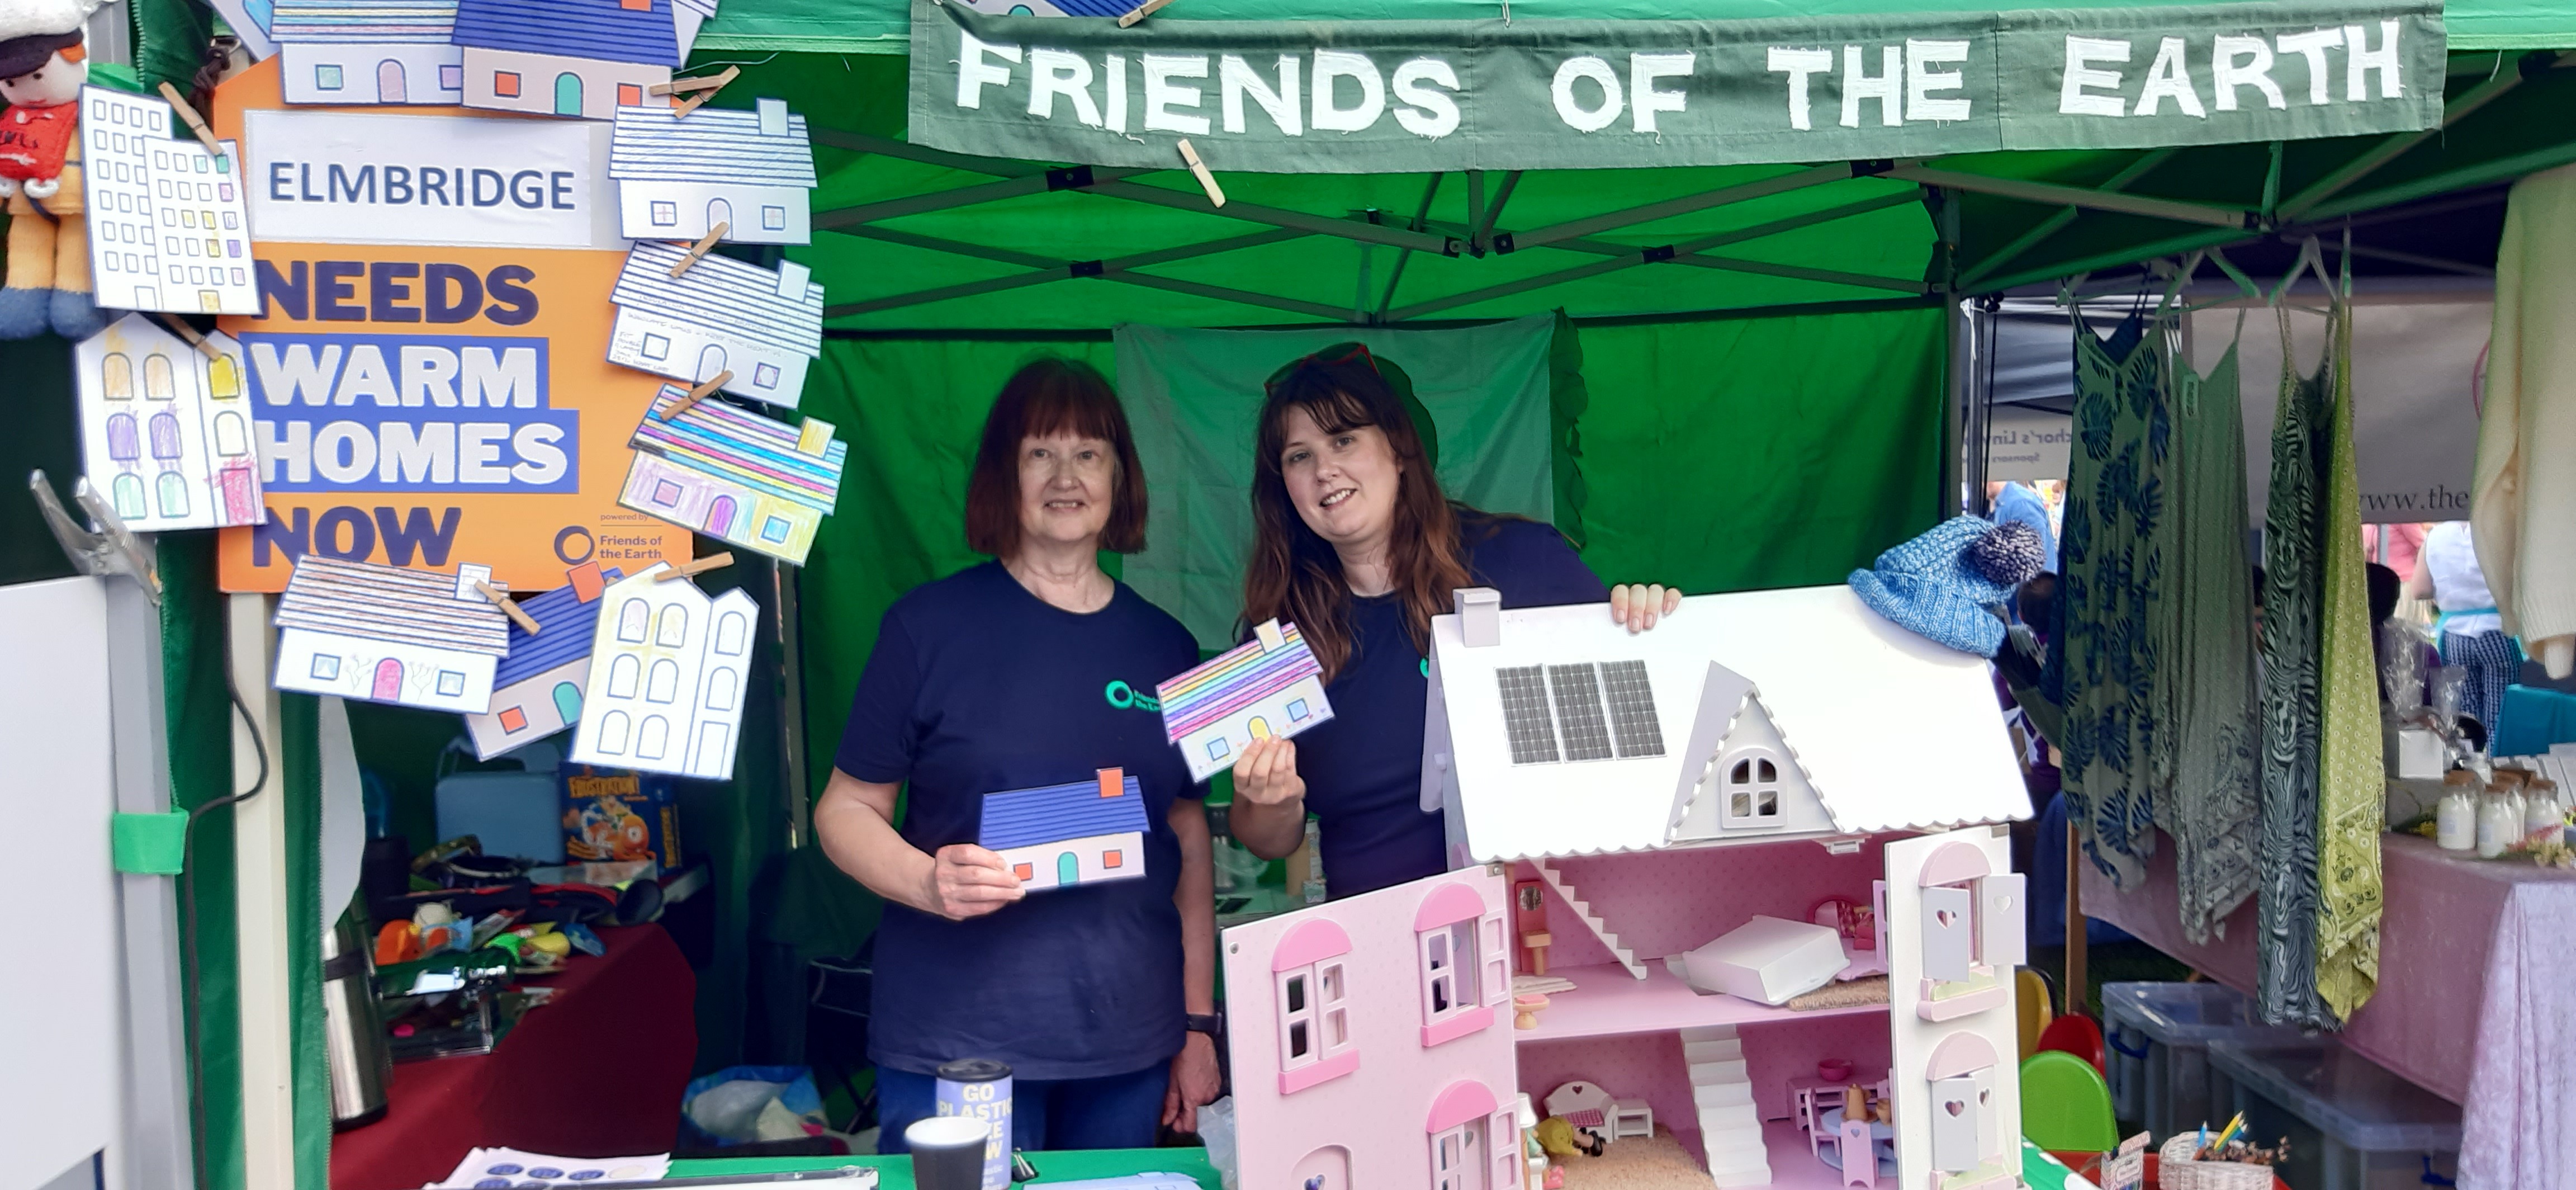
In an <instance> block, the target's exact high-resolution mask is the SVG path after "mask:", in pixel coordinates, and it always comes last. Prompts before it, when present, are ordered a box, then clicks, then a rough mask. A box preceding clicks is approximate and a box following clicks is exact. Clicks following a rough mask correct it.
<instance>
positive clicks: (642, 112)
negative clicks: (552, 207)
mask: <svg viewBox="0 0 2576 1190" xmlns="http://www.w3.org/2000/svg"><path fill="white" fill-rule="evenodd" d="M608 176H609V177H611V178H614V179H616V181H617V213H618V234H620V235H623V236H625V237H627V238H628V239H637V240H642V239H657V240H689V241H695V240H697V239H699V238H700V237H703V236H705V235H706V234H707V233H708V232H709V231H711V230H713V229H714V228H715V226H716V225H717V224H719V223H721V224H724V225H725V234H724V238H725V239H726V240H727V241H729V242H733V243H742V244H804V243H810V242H812V241H813V238H814V233H813V225H812V222H811V220H810V213H811V210H810V209H811V206H812V204H811V202H810V201H809V192H810V191H812V190H813V189H814V150H813V147H812V146H811V145H810V144H809V143H808V142H807V141H806V139H805V117H803V116H798V115H791V114H789V113H788V111H787V101H785V100H783V99H762V100H758V101H757V102H755V103H754V104H753V107H752V110H750V111H747V112H745V111H731V110H727V109H722V108H712V107H709V108H700V109H698V110H697V111H694V112H691V113H689V115H688V116H687V117H686V118H685V119H684V118H682V117H680V116H679V115H677V114H676V113H675V111H674V109H673V108H671V107H670V106H669V105H667V104H665V105H662V106H658V107H657V106H653V105H649V104H648V105H646V106H643V107H621V108H619V109H617V123H616V126H615V128H614V130H613V131H612V132H611V134H610V136H609V141H608Z"/></svg>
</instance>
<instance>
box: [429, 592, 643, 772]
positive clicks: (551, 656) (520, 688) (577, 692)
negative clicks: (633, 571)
mask: <svg viewBox="0 0 2576 1190" xmlns="http://www.w3.org/2000/svg"><path fill="white" fill-rule="evenodd" d="M623 577H625V575H624V572H622V571H620V570H619V569H617V568H616V567H613V566H612V567H609V568H607V569H605V570H603V569H601V568H600V565H599V563H597V562H584V563H582V564H581V565H579V566H576V567H573V568H572V570H571V571H570V572H568V573H567V575H566V578H567V579H569V580H570V581H568V582H566V583H565V584H564V585H563V586H560V587H557V588H555V589H554V590H551V591H548V592H545V593H544V594H541V595H534V596H530V597H529V598H526V599H522V600H520V601H519V610H521V611H524V612H526V613H528V617H529V618H530V619H533V620H535V621H536V622H537V628H538V632H537V634H536V635H534V636H530V635H528V632H527V630H526V629H524V628H521V627H519V625H518V624H517V623H515V622H513V623H512V624H511V625H510V651H509V653H508V654H507V655H505V656H503V657H502V658H501V663H500V664H499V665H498V666H496V667H494V668H493V671H492V709H490V710H488V711H485V712H483V713H482V714H479V715H467V716H466V717H465V733H466V735H468V736H470V737H471V738H472V739H473V740H474V755H475V759H478V760H490V759H492V758H493V757H495V756H499V755H500V754H502V753H504V752H507V751H509V750H511V749H513V748H516V747H518V746H519V745H521V744H524V743H527V742H528V741H530V740H541V739H544V738H546V737H547V736H550V735H553V734H555V733H556V732H559V731H562V730H563V729H565V728H567V727H570V726H572V725H573V724H574V723H577V722H579V721H580V720H581V692H582V688H583V687H584V686H585V685H587V684H588V682H589V680H590V645H591V637H592V635H593V634H594V633H595V632H597V631H598V628H599V605H600V603H601V602H602V601H601V599H600V595H601V594H603V593H604V592H605V591H606V589H607V585H608V584H609V583H613V582H616V581H617V580H618V579H620V578H623Z"/></svg>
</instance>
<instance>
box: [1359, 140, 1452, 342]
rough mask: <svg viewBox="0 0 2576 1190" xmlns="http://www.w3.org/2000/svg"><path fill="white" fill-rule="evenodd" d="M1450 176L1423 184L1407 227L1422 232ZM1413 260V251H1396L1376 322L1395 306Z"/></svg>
mask: <svg viewBox="0 0 2576 1190" xmlns="http://www.w3.org/2000/svg"><path fill="white" fill-rule="evenodd" d="M1448 176H1449V175H1447V174H1433V175H1431V180H1430V181H1429V182H1427V183H1424V184H1423V187H1422V205H1421V206H1419V207H1417V208H1415V209H1414V212H1413V222H1411V223H1408V224H1406V225H1405V226H1407V227H1409V228H1411V229H1413V230H1415V231H1420V230H1422V225H1423V223H1424V222H1425V221H1427V220H1429V219H1430V218H1431V203H1432V200H1434V199H1437V198H1439V197H1440V180H1441V179H1443V178H1446V177H1448ZM1470 189H1471V190H1472V189H1474V188H1473V187H1471V188H1470ZM1468 197H1469V200H1470V201H1473V199H1474V195H1473V194H1472V193H1471V194H1470V195H1469V196H1468ZM1412 259H1413V250H1412V249H1410V248H1400V249H1397V250H1396V253H1395V267H1393V268H1390V269H1388V270H1387V271H1386V292H1385V293H1384V294H1382V295H1380V296H1379V297H1378V299H1377V313H1376V315H1375V316H1374V317H1375V320H1376V321H1379V322H1383V321H1385V320H1386V308H1387V307H1389V306H1392V305H1394V304H1395V290H1396V287H1397V286H1400V285H1402V284H1404V265H1405V262H1407V261H1410V260H1412Z"/></svg>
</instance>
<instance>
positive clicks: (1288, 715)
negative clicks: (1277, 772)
mask: <svg viewBox="0 0 2576 1190" xmlns="http://www.w3.org/2000/svg"><path fill="white" fill-rule="evenodd" d="M1154 697H1155V698H1156V699H1157V700H1159V701H1160V702H1161V703H1162V704H1163V734H1164V736H1165V738H1167V739H1169V740H1171V741H1172V742H1173V743H1174V744H1177V745H1179V746H1180V749H1181V759H1182V760H1184V761H1185V762H1187V763H1188V764H1189V766H1190V780H1192V781H1205V780H1207V779H1208V778H1210V777H1213V776H1215V775H1217V774H1218V773H1221V772H1224V771H1225V770H1227V769H1230V768H1233V767H1234V762H1235V760H1236V759H1237V758H1238V757H1240V756H1242V754H1243V749H1244V746H1245V745H1247V744H1250V743H1251V742H1252V741H1254V740H1260V739H1269V738H1271V737H1273V736H1276V737H1278V738H1281V739H1286V738H1287V737H1289V736H1293V735H1296V734H1297V733H1298V732H1301V731H1304V730H1306V729H1307V728H1309V727H1313V726H1314V725H1316V724H1318V723H1321V722H1323V721H1325V720H1327V719H1330V718H1332V717H1333V704H1332V703H1330V702H1328V701H1326V700H1325V698H1324V667H1323V666H1322V664H1320V663H1318V662H1317V661H1316V660H1315V651H1314V650H1313V649H1310V648H1308V647H1307V646H1306V638H1305V637H1303V636H1300V635H1299V634H1298V632H1297V626H1296V625H1294V624H1290V625H1287V626H1286V627H1281V626H1280V623H1279V621H1277V620H1272V621H1270V622H1268V623H1265V624H1263V625H1262V626H1261V627H1260V628H1258V629H1255V630H1254V632H1253V639H1251V640H1248V641H1245V642H1244V643H1242V644H1241V645H1237V646H1236V647H1234V648H1233V649H1231V650H1229V651H1227V652H1225V653H1222V654H1219V655H1218V656H1216V657H1214V658H1212V659H1210V660H1207V661H1204V662H1201V663H1199V664H1198V665H1196V666H1193V667H1191V668H1190V669H1187V670H1184V671H1182V672H1181V673H1180V674H1179V675H1178V676H1176V677H1174V678H1172V679H1171V680H1169V681H1166V682H1164V683H1162V684H1161V685H1158V686H1156V687H1154Z"/></svg>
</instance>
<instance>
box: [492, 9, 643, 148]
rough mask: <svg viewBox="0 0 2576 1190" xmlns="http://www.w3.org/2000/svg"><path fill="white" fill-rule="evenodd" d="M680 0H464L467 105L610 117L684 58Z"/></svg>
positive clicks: (633, 102) (640, 97) (640, 96)
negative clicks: (676, 1)
mask: <svg viewBox="0 0 2576 1190" xmlns="http://www.w3.org/2000/svg"><path fill="white" fill-rule="evenodd" d="M677 21H678V18H677V17H675V16H674V15H673V10H672V4H671V0H546V3H543V4H533V3H529V2H528V0H459V3H458V5H457V9H456V33H455V39H456V44H457V45H458V46H459V47H461V49H462V51H463V53H462V58H463V62H464V67H465V100H464V102H465V106H467V107H479V108H491V109H494V110H497V111H506V112H525V113H529V114H532V115H542V116H581V117H587V118H589V119H593V120H605V119H608V118H609V117H610V116H611V115H613V114H615V112H616V111H617V109H618V108H619V107H621V106H631V105H636V104H641V103H643V102H644V98H645V93H646V91H647V90H648V89H650V88H652V87H654V86H656V85H658V84H661V83H667V82H670V81H671V71H672V70H673V68H675V67H677V66H679V64H680V42H679V33H678V24H677Z"/></svg>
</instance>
